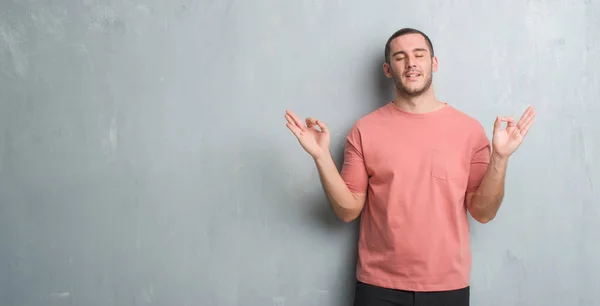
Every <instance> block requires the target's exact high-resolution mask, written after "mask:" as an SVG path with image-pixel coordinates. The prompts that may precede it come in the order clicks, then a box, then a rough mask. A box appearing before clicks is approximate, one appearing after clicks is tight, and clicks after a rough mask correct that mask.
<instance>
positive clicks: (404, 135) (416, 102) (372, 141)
mask: <svg viewBox="0 0 600 306" xmlns="http://www.w3.org/2000/svg"><path fill="white" fill-rule="evenodd" d="M437 67H438V59H437V58H436V56H435V55H434V50H433V46H432V44H431V41H430V40H429V38H428V37H427V36H426V35H425V34H424V33H422V32H420V31H418V30H415V29H410V28H407V29H402V30H399V31H397V32H396V33H394V34H393V35H392V36H391V37H390V39H389V40H388V42H387V43H386V46H385V62H384V64H383V72H384V73H385V75H386V76H387V77H388V78H391V79H392V80H393V81H394V83H395V87H396V95H395V99H394V100H393V101H391V102H390V103H387V104H386V105H385V106H383V107H380V108H378V109H377V110H375V111H373V112H371V113H369V114H367V115H366V116H364V117H362V118H361V119H360V120H358V122H356V124H355V125H354V126H353V127H352V129H351V130H350V132H349V133H348V136H347V138H346V146H345V151H344V163H343V167H342V170H341V173H340V172H338V170H337V168H336V165H335V163H334V161H333V158H332V156H331V154H330V152H329V145H330V132H329V129H328V128H327V125H326V124H325V123H324V122H323V121H320V120H316V119H313V118H307V119H306V124H304V123H303V122H302V121H301V120H300V119H299V118H298V117H297V116H296V115H295V114H294V113H293V112H291V111H287V112H286V114H285V118H286V119H287V127H288V128H289V129H290V130H291V131H292V132H293V133H294V135H295V136H296V137H297V139H298V141H299V142H300V144H301V145H302V147H303V148H304V149H305V150H306V151H307V152H308V153H309V154H310V155H311V156H312V157H313V159H314V161H315V163H316V166H317V168H318V171H319V176H320V179H321V183H322V185H323V189H324V191H325V194H326V196H327V199H328V200H329V202H330V204H331V207H332V208H333V210H334V212H335V214H336V215H337V216H338V217H339V218H340V219H342V220H344V221H346V222H350V221H352V220H355V219H356V218H357V217H358V216H359V215H361V219H360V220H361V221H360V235H359V248H358V252H359V254H358V255H359V259H358V263H357V270H356V272H357V275H356V277H357V279H358V282H357V285H356V290H355V300H354V305H356V306H359V305H361V306H362V305H369V306H378V305H401V306H405V305H411V306H418V305H428V306H436V305H453V306H463V305H465V306H466V305H469V286H470V283H469V282H470V280H469V274H470V269H471V251H470V246H469V225H468V221H467V212H468V213H470V214H471V216H472V217H473V218H474V219H475V220H477V221H479V222H481V223H487V222H489V221H491V220H492V219H494V217H495V216H496V213H497V212H498V208H499V207H500V203H501V202H502V199H503V196H504V177H505V172H506V167H507V163H508V159H509V157H510V155H511V154H512V153H513V152H514V151H515V150H516V149H517V148H518V147H519V145H520V144H521V142H522V141H523V138H524V137H525V135H526V134H527V131H528V130H529V128H530V127H531V125H532V123H533V121H534V117H535V111H534V109H533V108H532V107H529V108H528V109H527V110H526V111H525V112H524V114H523V116H522V117H521V118H520V120H519V121H518V122H515V121H514V119H513V118H511V117H496V120H495V123H494V131H493V138H492V144H491V146H490V142H489V140H488V138H487V137H486V134H485V131H484V129H483V127H482V126H481V124H480V123H479V122H478V121H477V120H475V119H473V118H472V117H469V116H468V115H466V114H464V113H462V112H460V111H458V110H457V109H455V108H453V107H452V106H450V105H449V104H448V103H445V102H441V101H439V100H437V99H436V97H435V94H434V90H433V87H432V85H431V84H432V74H433V72H435V71H436V70H437ZM457 77H458V78H461V77H462V75H461V74H458V73H457ZM465 77H466V76H465ZM504 122H506V123H507V126H506V128H503V127H502V125H503V123H504ZM317 127H318V128H317Z"/></svg>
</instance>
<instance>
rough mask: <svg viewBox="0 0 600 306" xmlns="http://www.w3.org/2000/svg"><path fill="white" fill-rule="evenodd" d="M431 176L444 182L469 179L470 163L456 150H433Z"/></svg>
mask: <svg viewBox="0 0 600 306" xmlns="http://www.w3.org/2000/svg"><path fill="white" fill-rule="evenodd" d="M431 176H432V177H434V178H436V179H438V180H442V181H450V180H456V179H467V177H468V176H469V161H468V160H467V159H465V158H464V156H463V155H461V154H459V153H458V152H456V150H451V151H450V150H449V151H445V150H440V149H432V150H431Z"/></svg>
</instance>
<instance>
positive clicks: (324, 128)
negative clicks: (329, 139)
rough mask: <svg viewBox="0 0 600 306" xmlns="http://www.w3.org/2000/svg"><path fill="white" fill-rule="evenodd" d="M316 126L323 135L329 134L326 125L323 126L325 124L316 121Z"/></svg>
mask: <svg viewBox="0 0 600 306" xmlns="http://www.w3.org/2000/svg"><path fill="white" fill-rule="evenodd" d="M317 125H318V126H319V128H321V131H323V133H325V134H329V127H327V124H325V122H323V121H320V120H317Z"/></svg>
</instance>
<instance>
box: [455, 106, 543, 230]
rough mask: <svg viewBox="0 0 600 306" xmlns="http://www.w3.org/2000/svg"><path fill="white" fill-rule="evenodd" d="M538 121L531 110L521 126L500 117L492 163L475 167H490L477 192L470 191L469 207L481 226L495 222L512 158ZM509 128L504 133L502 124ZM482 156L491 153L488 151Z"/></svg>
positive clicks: (529, 109) (494, 140)
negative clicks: (509, 160) (535, 120)
mask: <svg viewBox="0 0 600 306" xmlns="http://www.w3.org/2000/svg"><path fill="white" fill-rule="evenodd" d="M534 119H535V109H534V108H533V107H531V106H530V107H528V108H527V109H526V110H525V112H524V113H523V116H521V118H520V119H519V121H518V122H517V123H515V122H514V119H513V118H512V117H496V122H495V123H494V133H493V137H492V153H491V155H490V156H489V163H486V162H487V161H488V160H485V161H484V162H482V163H478V164H477V163H475V167H473V166H472V168H474V169H475V171H477V169H478V168H477V165H479V169H482V168H481V165H486V164H487V168H486V170H485V174H484V175H483V178H482V179H481V181H480V183H479V184H478V186H477V187H476V188H473V189H471V190H467V195H466V205H467V209H468V211H469V213H470V214H471V216H473V218H474V219H475V220H477V221H478V222H480V223H487V222H490V221H492V220H493V219H494V218H495V217H496V214H497V213H498V209H499V208H500V204H501V203H502V200H503V198H504V181H505V177H506V169H507V167H508V159H509V157H510V156H511V155H512V154H513V153H514V152H515V151H516V150H517V148H518V147H519V146H520V145H521V143H522V142H523V139H524V138H525V136H526V135H527V132H528V131H529V128H530V127H531V125H532V124H533V122H534ZM503 122H506V123H507V126H506V128H505V129H502V123H503ZM479 152H489V151H486V150H485V149H482V150H480V151H479Z"/></svg>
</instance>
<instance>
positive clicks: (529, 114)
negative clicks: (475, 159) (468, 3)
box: [492, 106, 535, 159]
mask: <svg viewBox="0 0 600 306" xmlns="http://www.w3.org/2000/svg"><path fill="white" fill-rule="evenodd" d="M534 119H535V109H534V108H533V106H529V107H528V108H527V109H526V110H525V112H524V113H523V115H522V116H521V119H519V121H518V122H517V123H515V120H514V119H513V118H512V117H496V121H495V122H494V132H493V137H492V148H493V151H492V153H493V154H495V155H496V156H497V157H500V158H503V159H507V158H508V157H509V156H510V155H511V154H513V153H514V152H515V151H516V150H517V148H518V147H519V146H520V145H521V143H522V142H523V139H524V138H525V135H527V132H528V131H529V128H530V127H531V125H532V124H533V122H534ZM503 122H506V128H505V129H502V123H503Z"/></svg>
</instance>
